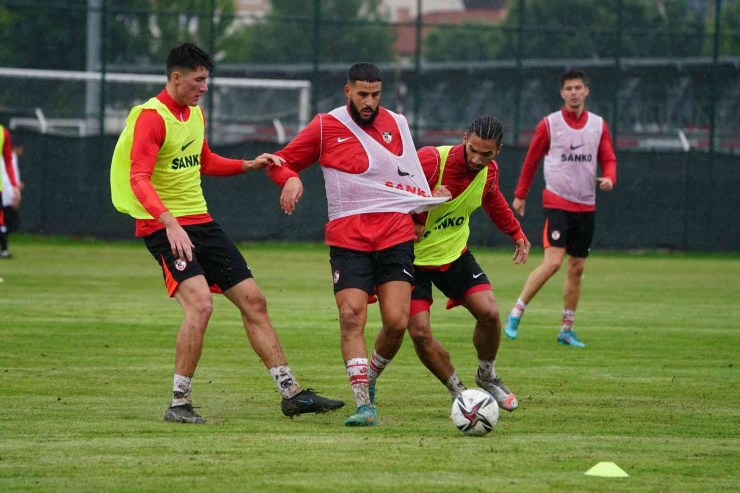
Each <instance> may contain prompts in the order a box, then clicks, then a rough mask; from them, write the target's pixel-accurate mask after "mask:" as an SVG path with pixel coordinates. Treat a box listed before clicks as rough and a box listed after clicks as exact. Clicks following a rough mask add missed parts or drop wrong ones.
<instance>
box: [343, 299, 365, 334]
mask: <svg viewBox="0 0 740 493" xmlns="http://www.w3.org/2000/svg"><path fill="white" fill-rule="evenodd" d="M339 325H340V327H341V328H342V331H353V330H357V329H358V328H359V329H362V326H363V325H364V324H363V323H362V309H361V308H359V307H354V306H351V305H342V306H341V307H340V308H339Z"/></svg>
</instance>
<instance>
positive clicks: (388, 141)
mask: <svg viewBox="0 0 740 493" xmlns="http://www.w3.org/2000/svg"><path fill="white" fill-rule="evenodd" d="M381 87H382V81H381V75H380V70H379V69H378V67H376V66H375V65H373V64H370V63H358V64H355V65H353V66H352V67H351V68H350V70H349V74H348V80H347V85H346V86H345V87H344V93H345V95H346V96H347V99H348V101H347V105H346V106H341V107H339V108H336V109H334V110H333V111H331V112H329V113H321V114H319V115H317V116H316V117H315V118H314V119H313V120H312V121H311V122H310V123H309V124H308V125H307V126H306V128H304V129H303V130H302V131H301V132H300V133H299V134H298V135H297V136H296V138H295V139H293V141H292V142H291V143H290V144H288V146H286V147H285V149H283V150H282V151H280V152H278V153H276V154H277V155H278V156H280V157H281V158H283V159H284V160H285V164H284V165H283V166H273V165H271V166H269V168H268V170H267V174H268V176H269V177H270V178H271V179H272V180H273V181H274V182H275V183H276V184H277V185H279V186H281V187H283V192H282V195H281V196H280V205H281V207H282V208H283V210H284V211H285V212H286V213H288V214H291V213H292V212H293V211H294V210H295V207H296V204H297V202H298V201H299V200H300V198H301V196H302V194H303V185H302V183H301V180H300V178H299V177H298V173H299V172H300V171H301V170H303V169H305V168H307V167H308V166H310V165H311V164H313V163H316V162H318V163H319V164H320V165H321V171H322V172H323V174H324V182H325V185H326V198H327V201H328V204H329V222H328V224H327V225H326V243H327V244H328V245H329V247H330V264H331V279H332V282H333V283H334V297H335V299H336V303H337V307H338V309H339V324H340V330H341V345H342V356H343V358H344V361H345V366H346V368H347V374H348V375H349V381H350V386H351V387H352V391H353V392H354V395H355V400H356V402H357V412H356V413H355V414H354V415H352V416H350V417H349V418H347V420H346V421H345V423H344V424H345V425H347V426H373V425H375V424H376V422H377V410H376V407H375V398H374V395H375V379H376V378H377V376H378V374H379V372H380V371H382V369H383V368H385V366H386V365H387V364H388V363H389V362H390V360H391V359H392V358H393V355H395V354H396V351H397V350H398V348H399V347H400V345H401V343H402V342H403V336H404V332H405V331H406V325H407V323H408V319H409V306H410V304H411V289H412V286H413V282H414V244H413V240H414V236H415V234H414V224H413V221H412V220H411V215H410V214H409V212H422V211H425V210H428V209H430V208H432V207H433V206H434V205H436V204H439V203H441V202H444V201H445V200H447V197H441V198H435V197H432V192H431V190H430V189H429V185H428V184H427V181H426V179H425V177H424V170H423V169H422V168H421V164H420V163H419V159H418V157H417V155H416V149H415V147H414V143H413V140H412V138H411V132H410V131H409V127H408V123H407V122H406V119H405V118H404V117H403V116H401V115H398V114H396V113H393V112H391V111H389V110H387V109H385V108H383V107H381V106H380V93H381ZM375 296H377V299H378V300H379V302H380V314H381V318H382V320H383V328H382V329H381V330H380V332H379V333H378V338H377V340H376V343H375V350H374V351H373V354H372V357H371V359H370V361H369V362H368V357H367V356H368V355H367V348H366V345H365V336H364V330H365V323H366V321H367V304H368V300H369V299H374V298H375Z"/></svg>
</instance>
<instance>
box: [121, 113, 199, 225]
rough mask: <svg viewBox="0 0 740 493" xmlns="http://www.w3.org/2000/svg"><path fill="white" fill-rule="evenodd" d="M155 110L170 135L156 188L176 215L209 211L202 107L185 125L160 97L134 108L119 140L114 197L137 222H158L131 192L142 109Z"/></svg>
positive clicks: (155, 174)
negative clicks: (133, 150) (202, 164)
mask: <svg viewBox="0 0 740 493" xmlns="http://www.w3.org/2000/svg"><path fill="white" fill-rule="evenodd" d="M145 109H153V110H156V111H157V113H159V115H160V116H161V117H162V119H163V120H164V124H165V129H166V136H165V140H164V143H163V144H162V147H161V149H160V150H159V152H158V153H157V160H156V164H155V166H154V172H153V173H152V178H151V180H152V185H153V186H154V189H155V190H156V191H157V194H158V195H159V197H160V198H161V199H162V202H163V203H164V206H165V207H166V208H167V210H169V211H170V212H171V213H172V215H173V216H175V217H179V216H189V215H193V214H204V213H206V212H208V207H207V206H206V200H205V198H204V197H203V189H202V188H201V185H200V183H201V182H200V159H201V150H202V149H203V142H204V140H205V121H204V119H203V113H202V111H201V109H200V107H198V106H191V107H190V118H189V119H188V121H186V122H181V121H180V120H178V119H177V118H175V116H174V115H173V114H172V113H171V112H170V110H169V109H168V108H167V106H165V104H164V103H162V102H161V101H160V100H159V99H157V98H152V99H150V100H149V101H147V102H146V103H144V104H142V105H139V106H134V107H133V108H132V109H131V113H129V115H128V118H126V128H124V129H123V132H122V133H121V136H120V137H119V138H118V143H117V144H116V149H115V151H114V152H113V161H112V163H111V168H110V185H111V198H112V199H113V205H114V206H115V207H116V209H118V210H119V211H120V212H123V213H125V214H129V215H130V216H132V217H134V218H136V219H156V218H153V217H152V216H151V214H149V213H148V212H147V211H146V209H144V207H143V206H142V205H141V203H140V202H139V200H138V199H137V198H136V195H134V192H133V190H131V184H130V179H131V178H130V175H131V147H132V145H133V138H134V126H135V125H136V120H137V118H138V117H139V114H140V113H141V112H142V110H145Z"/></svg>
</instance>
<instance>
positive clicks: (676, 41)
mask: <svg viewBox="0 0 740 493" xmlns="http://www.w3.org/2000/svg"><path fill="white" fill-rule="evenodd" d="M512 3H513V8H512V9H511V10H510V11H509V15H508V17H507V19H506V21H505V22H504V24H503V28H504V29H505V30H506V32H507V36H506V37H505V38H504V42H503V44H502V47H501V50H500V51H499V58H514V57H516V52H517V50H516V49H517V26H518V22H519V3H518V2H512ZM617 5H618V4H617V0H561V1H558V2H552V1H549V0H526V2H525V7H524V8H525V10H524V24H525V35H524V53H523V56H524V57H526V58H595V59H599V58H613V57H614V56H616V55H617V53H616V51H615V50H616V49H617V46H618V43H617V37H616V26H617ZM622 27H623V29H624V31H623V34H622V51H621V55H622V56H623V57H666V56H691V55H700V54H701V51H702V43H701V40H702V36H703V34H704V26H703V22H702V20H701V17H700V16H699V15H698V14H696V13H694V12H692V11H691V10H690V9H689V8H688V6H687V3H686V0H665V1H664V2H663V8H659V6H658V4H657V3H656V2H655V1H653V0H622Z"/></svg>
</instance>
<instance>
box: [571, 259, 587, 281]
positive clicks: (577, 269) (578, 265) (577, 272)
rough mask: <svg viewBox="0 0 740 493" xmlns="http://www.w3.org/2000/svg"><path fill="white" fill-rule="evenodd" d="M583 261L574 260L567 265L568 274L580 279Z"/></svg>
mask: <svg viewBox="0 0 740 493" xmlns="http://www.w3.org/2000/svg"><path fill="white" fill-rule="evenodd" d="M584 267H585V266H584V264H583V262H574V263H572V264H569V265H568V276H570V277H571V278H574V279H580V278H581V277H583V268H584Z"/></svg>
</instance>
